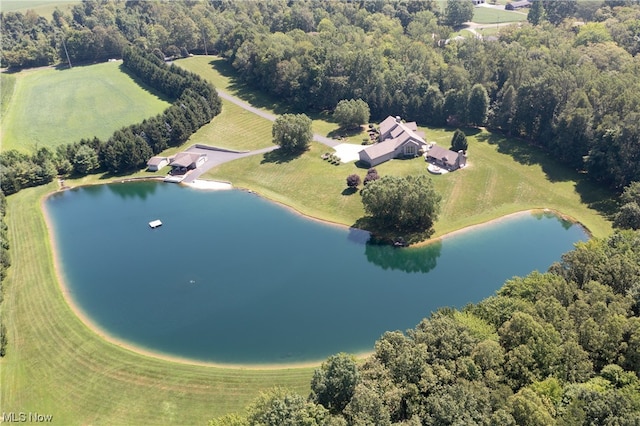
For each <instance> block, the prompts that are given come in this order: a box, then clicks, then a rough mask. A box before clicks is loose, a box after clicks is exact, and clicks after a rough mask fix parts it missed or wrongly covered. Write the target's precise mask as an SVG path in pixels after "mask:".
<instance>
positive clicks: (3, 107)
mask: <svg viewBox="0 0 640 426" xmlns="http://www.w3.org/2000/svg"><path fill="white" fill-rule="evenodd" d="M15 88H16V76H15V75H11V74H7V73H0V118H2V117H4V115H5V114H6V113H7V110H8V108H9V104H10V103H11V98H12V97H13V92H14V90H15Z"/></svg>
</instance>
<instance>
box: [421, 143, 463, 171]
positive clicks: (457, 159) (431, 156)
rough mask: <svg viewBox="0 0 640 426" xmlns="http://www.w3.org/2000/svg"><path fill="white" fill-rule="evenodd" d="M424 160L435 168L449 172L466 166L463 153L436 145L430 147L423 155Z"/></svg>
mask: <svg viewBox="0 0 640 426" xmlns="http://www.w3.org/2000/svg"><path fill="white" fill-rule="evenodd" d="M424 159H425V160H426V161H428V162H430V163H432V164H435V165H436V166H439V167H442V168H445V169H447V170H449V171H453V170H457V169H459V168H462V167H464V166H466V165H467V156H466V154H465V153H464V151H458V152H455V151H451V150H450V149H445V148H442V147H440V146H438V145H432V146H431V148H428V150H427V152H425V154H424Z"/></svg>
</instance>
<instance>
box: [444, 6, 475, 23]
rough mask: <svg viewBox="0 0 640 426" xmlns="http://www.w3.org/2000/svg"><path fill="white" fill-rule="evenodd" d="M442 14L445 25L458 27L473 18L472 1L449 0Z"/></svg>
mask: <svg viewBox="0 0 640 426" xmlns="http://www.w3.org/2000/svg"><path fill="white" fill-rule="evenodd" d="M444 15H445V23H446V24H447V25H449V26H452V27H459V26H460V25H462V24H463V23H465V22H467V21H471V19H472V18H473V3H472V2H471V0H449V1H448V2H447V7H446V9H445V12H444Z"/></svg>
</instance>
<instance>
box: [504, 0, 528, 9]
mask: <svg viewBox="0 0 640 426" xmlns="http://www.w3.org/2000/svg"><path fill="white" fill-rule="evenodd" d="M529 6H531V2H530V1H529V0H518V1H512V2H511V3H507V5H506V6H505V7H504V8H505V10H516V9H522V8H523V7H529Z"/></svg>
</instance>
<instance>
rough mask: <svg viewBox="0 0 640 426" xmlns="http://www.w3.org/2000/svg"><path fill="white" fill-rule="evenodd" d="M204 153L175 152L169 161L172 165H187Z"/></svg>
mask: <svg viewBox="0 0 640 426" xmlns="http://www.w3.org/2000/svg"><path fill="white" fill-rule="evenodd" d="M204 156H206V154H199V153H197V152H180V153H178V154H176V156H175V157H174V159H173V161H172V162H171V166H172V167H189V166H190V165H191V164H193V163H195V162H196V161H198V159H199V158H200V157H204Z"/></svg>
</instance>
